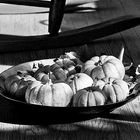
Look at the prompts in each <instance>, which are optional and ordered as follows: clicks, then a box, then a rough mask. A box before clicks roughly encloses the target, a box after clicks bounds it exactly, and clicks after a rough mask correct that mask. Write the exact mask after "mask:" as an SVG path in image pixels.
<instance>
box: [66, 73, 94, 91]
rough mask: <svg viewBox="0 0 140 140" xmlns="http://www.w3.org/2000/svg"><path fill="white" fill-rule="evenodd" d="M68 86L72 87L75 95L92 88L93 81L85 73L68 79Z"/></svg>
mask: <svg viewBox="0 0 140 140" xmlns="http://www.w3.org/2000/svg"><path fill="white" fill-rule="evenodd" d="M67 82H68V84H69V85H70V86H71V88H72V90H73V91H74V93H76V92H77V91H78V90H80V89H83V88H87V87H89V86H92V84H93V80H92V78H91V77H90V76H88V75H87V74H85V73H76V74H74V75H71V76H69V77H68V79H67Z"/></svg>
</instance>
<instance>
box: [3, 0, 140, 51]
mask: <svg viewBox="0 0 140 140" xmlns="http://www.w3.org/2000/svg"><path fill="white" fill-rule="evenodd" d="M0 3H8V4H19V5H28V6H38V7H49V8H50V11H49V26H48V31H49V34H46V35H38V36H28V37H23V36H22V37H16V36H15V37H14V39H16V40H17V41H16V42H15V41H14V42H12V41H11V42H10V45H9V47H7V49H4V50H0V51H3V52H4V51H10V52H11V51H24V50H33V49H34V50H37V49H48V48H54V49H55V48H59V47H68V46H69V47H70V46H75V45H83V44H86V43H88V42H90V41H92V40H96V39H99V38H102V37H105V36H108V35H112V34H114V33H118V32H121V31H124V30H126V29H129V28H132V27H135V26H138V25H139V24H140V17H139V16H136V15H126V16H121V17H118V18H114V19H111V20H108V21H104V22H102V23H99V24H95V25H90V26H87V27H83V28H79V29H74V30H70V31H65V32H59V29H60V27H61V22H62V19H63V15H64V14H65V6H66V0H51V1H44V0H1V1H0ZM75 38H76V39H75ZM11 39H13V37H11ZM6 43H7V42H6ZM18 45H19V46H21V47H17V46H18ZM25 45H26V47H24V46H25ZM27 45H28V46H29V47H27Z"/></svg>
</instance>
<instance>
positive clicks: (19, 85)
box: [4, 73, 36, 99]
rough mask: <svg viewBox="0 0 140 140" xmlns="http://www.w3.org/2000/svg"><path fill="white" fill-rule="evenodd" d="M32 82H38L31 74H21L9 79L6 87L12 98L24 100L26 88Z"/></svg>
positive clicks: (6, 81)
mask: <svg viewBox="0 0 140 140" xmlns="http://www.w3.org/2000/svg"><path fill="white" fill-rule="evenodd" d="M32 81H36V79H35V78H34V77H32V76H31V75H29V74H25V75H24V74H21V73H20V74H15V75H11V76H9V77H7V78H6V80H5V82H4V85H5V88H6V91H7V92H8V93H9V95H10V96H12V97H15V98H19V99H24V97H25V91H26V88H27V86H28V84H29V83H31V82H32Z"/></svg>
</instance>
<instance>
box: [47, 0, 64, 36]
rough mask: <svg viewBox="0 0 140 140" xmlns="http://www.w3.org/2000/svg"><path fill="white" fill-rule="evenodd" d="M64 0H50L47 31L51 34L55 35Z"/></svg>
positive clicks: (61, 15)
mask: <svg viewBox="0 0 140 140" xmlns="http://www.w3.org/2000/svg"><path fill="white" fill-rule="evenodd" d="M65 3H66V0H51V6H50V11H49V26H48V31H49V33H50V35H51V36H54V35H57V34H58V32H59V29H60V26H61V22H62V19H63V15H64V9H65Z"/></svg>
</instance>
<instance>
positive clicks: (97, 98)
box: [72, 87, 106, 107]
mask: <svg viewBox="0 0 140 140" xmlns="http://www.w3.org/2000/svg"><path fill="white" fill-rule="evenodd" d="M105 101H106V99H105V96H104V93H103V91H101V90H100V89H99V88H97V87H88V88H85V89H81V90H79V91H77V93H76V94H75V95H74V96H73V102H72V106H73V107H88V106H98V105H104V104H105Z"/></svg>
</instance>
